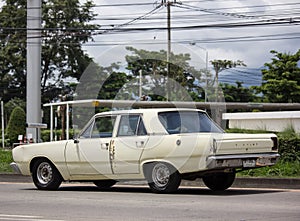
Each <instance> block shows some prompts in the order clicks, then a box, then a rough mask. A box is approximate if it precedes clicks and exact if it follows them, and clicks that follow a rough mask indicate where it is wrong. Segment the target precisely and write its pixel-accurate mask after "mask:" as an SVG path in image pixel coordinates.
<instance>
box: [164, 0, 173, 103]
mask: <svg viewBox="0 0 300 221" xmlns="http://www.w3.org/2000/svg"><path fill="white" fill-rule="evenodd" d="M161 4H162V5H164V6H166V7H167V14H168V15H167V29H168V34H167V42H168V49H167V94H166V97H167V101H169V100H170V85H169V82H170V81H169V80H168V78H169V77H170V55H171V6H172V5H173V4H176V0H174V1H167V0H162V2H161Z"/></svg>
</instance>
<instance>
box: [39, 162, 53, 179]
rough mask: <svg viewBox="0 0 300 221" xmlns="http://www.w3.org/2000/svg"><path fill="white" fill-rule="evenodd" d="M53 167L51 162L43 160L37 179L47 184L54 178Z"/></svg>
mask: <svg viewBox="0 0 300 221" xmlns="http://www.w3.org/2000/svg"><path fill="white" fill-rule="evenodd" d="M52 175H53V172H52V167H51V165H50V164H49V163H47V162H43V163H41V164H40V165H39V166H38V168H37V179H38V181H39V182H40V183H41V184H47V183H49V182H50V181H51V179H52Z"/></svg>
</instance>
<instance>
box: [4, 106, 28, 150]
mask: <svg viewBox="0 0 300 221" xmlns="http://www.w3.org/2000/svg"><path fill="white" fill-rule="evenodd" d="M25 134H26V114H25V111H24V110H23V109H22V108H21V107H15V108H14V109H13V111H12V113H11V115H10V118H9V121H8V125H7V128H6V138H7V139H8V140H9V143H10V145H12V144H13V143H17V142H18V136H19V135H25Z"/></svg>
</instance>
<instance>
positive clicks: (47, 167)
mask: <svg viewBox="0 0 300 221" xmlns="http://www.w3.org/2000/svg"><path fill="white" fill-rule="evenodd" d="M32 180H33V183H34V185H35V186H36V187H37V188H38V189H40V190H57V189H58V188H59V186H60V184H61V182H62V180H63V179H62V177H61V175H60V173H59V172H58V170H57V169H56V167H55V166H54V165H53V164H52V163H51V162H50V161H48V160H47V159H39V160H37V161H36V162H35V163H34V165H33V167H32Z"/></svg>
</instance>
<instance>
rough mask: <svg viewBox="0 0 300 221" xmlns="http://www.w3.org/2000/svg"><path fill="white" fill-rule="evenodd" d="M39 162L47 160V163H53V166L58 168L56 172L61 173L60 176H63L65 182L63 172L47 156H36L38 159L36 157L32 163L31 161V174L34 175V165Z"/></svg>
mask: <svg viewBox="0 0 300 221" xmlns="http://www.w3.org/2000/svg"><path fill="white" fill-rule="evenodd" d="M38 160H46V161H48V162H49V163H51V165H52V166H53V167H55V168H56V170H57V171H58V173H59V175H60V176H61V178H62V179H63V180H65V179H64V176H63V173H61V171H60V169H59V168H58V167H57V166H56V165H55V164H54V163H53V162H52V161H51V160H50V159H49V158H47V157H45V156H36V157H34V158H33V159H32V160H31V161H30V164H29V168H30V172H31V173H32V172H33V166H34V164H35V163H36V162H37V161H38Z"/></svg>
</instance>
